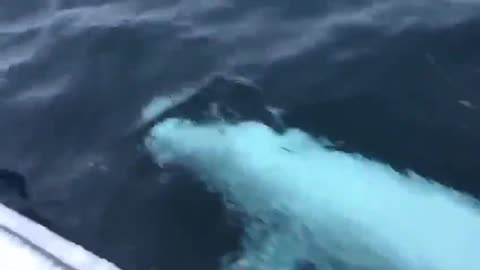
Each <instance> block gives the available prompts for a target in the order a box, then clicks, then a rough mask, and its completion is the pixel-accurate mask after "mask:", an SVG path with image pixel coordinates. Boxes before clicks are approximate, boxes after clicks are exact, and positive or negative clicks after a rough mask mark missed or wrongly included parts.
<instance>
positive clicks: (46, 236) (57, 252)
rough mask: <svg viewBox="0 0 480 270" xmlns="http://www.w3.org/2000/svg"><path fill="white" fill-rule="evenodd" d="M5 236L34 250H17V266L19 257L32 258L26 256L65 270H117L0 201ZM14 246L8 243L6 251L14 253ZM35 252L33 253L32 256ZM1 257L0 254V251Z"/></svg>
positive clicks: (0, 228) (1, 229)
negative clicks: (46, 261) (15, 239)
mask: <svg viewBox="0 0 480 270" xmlns="http://www.w3.org/2000/svg"><path fill="white" fill-rule="evenodd" d="M7 235H8V236H7ZM9 237H10V238H12V237H15V238H17V240H20V242H22V243H23V244H24V247H25V248H28V249H33V250H34V251H35V252H31V253H25V252H21V253H18V256H19V257H16V258H15V260H18V261H19V266H20V267H21V260H22V259H23V260H26V261H28V260H32V259H34V258H27V257H29V256H41V257H43V260H44V261H45V259H48V260H49V261H50V264H52V263H53V264H55V265H56V267H55V269H58V268H57V267H60V269H68V270H120V268H118V267H117V266H116V265H114V264H113V263H111V262H109V261H107V260H105V259H103V258H100V257H98V256H96V255H95V254H93V253H92V252H90V251H88V250H86V249H84V248H83V247H81V246H80V245H77V244H75V243H73V242H70V241H68V240H66V239H65V238H63V237H61V236H59V235H57V234H55V233H53V232H52V231H50V230H48V229H47V228H45V227H44V226H42V225H40V224H38V223H35V222H34V221H32V220H30V219H28V218H26V217H24V216H22V215H20V214H19V213H17V212H15V211H13V210H12V209H10V208H8V207H6V206H5V205H3V204H0V238H4V239H3V240H7V241H8V239H7V238H9ZM11 243H13V242H11ZM2 248H4V249H5V248H6V247H5V246H3V247H2ZM7 248H8V245H7ZM18 248H19V247H18V246H16V247H14V246H13V245H12V246H11V250H9V251H8V254H11V253H12V252H15V251H14V250H15V249H18ZM35 253H36V254H37V255H34V254H35ZM29 254H31V255H29ZM1 256H2V254H0V257H1ZM22 256H23V258H22ZM37 259H38V258H37ZM1 261H2V260H0V268H3V267H2V262H1ZM43 269H46V268H43ZM52 269H53V268H52ZM25 270H26V269H25Z"/></svg>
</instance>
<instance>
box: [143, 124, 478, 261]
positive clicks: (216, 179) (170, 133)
mask: <svg viewBox="0 0 480 270" xmlns="http://www.w3.org/2000/svg"><path fill="white" fill-rule="evenodd" d="M146 145H147V147H148V149H149V150H150V151H151V153H152V155H153V157H154V158H155V159H156V161H157V162H158V163H160V164H162V163H165V162H174V163H181V164H183V165H184V166H187V167H188V168H190V169H191V170H193V171H195V172H196V173H197V174H198V175H199V176H200V179H201V180H202V181H204V182H205V183H206V184H207V185H208V186H209V187H210V188H211V189H213V190H215V191H216V192H219V193H221V194H223V196H224V198H225V201H226V202H228V205H230V207H234V208H235V210H238V211H242V212H243V213H244V214H245V215H247V216H248V217H249V219H248V221H247V228H246V234H245V236H244V254H243V257H242V259H241V262H242V265H243V268H242V269H252V270H253V269H255V270H260V269H261V270H263V269H265V270H267V269H268V270H273V269H276V270H277V269H278V270H280V269H293V268H294V267H295V265H296V264H298V262H299V261H302V260H305V261H310V262H313V263H314V264H316V265H317V269H332V270H334V269H335V270H350V269H352V270H353V269H371V270H377V269H378V270H380V269H382V270H387V269H388V270H396V269H399V270H400V269H402V270H425V269H429V270H430V269H431V270H458V269H474V268H476V267H477V266H478V265H479V259H478V255H479V254H480V210H479V207H478V202H477V201H476V200H475V199H474V198H472V197H470V196H468V195H466V194H461V193H459V192H457V191H455V190H453V189H450V188H447V187H444V186H442V185H440V184H438V183H436V182H434V181H431V180H429V179H425V178H422V177H421V176H418V175H416V174H414V173H409V174H408V175H404V174H400V173H398V172H396V171H395V170H393V169H392V168H391V167H389V166H387V165H385V164H381V163H378V162H375V161H371V160H368V159H366V158H364V157H362V156H361V155H358V154H346V153H343V152H338V151H334V150H331V149H330V148H328V147H325V146H324V145H322V144H321V143H319V142H318V140H316V139H314V138H313V137H311V136H309V135H308V134H306V133H304V132H302V131H301V130H297V129H290V130H287V132H285V133H284V134H281V135H280V134H277V133H275V132H274V131H273V130H271V129H270V128H269V127H268V126H265V125H263V124H260V123H256V122H243V123H240V124H235V125H232V124H228V123H210V124H201V125H200V124H196V123H194V122H191V121H188V120H181V119H167V120H165V121H163V122H161V123H158V124H157V125H156V126H154V128H153V129H152V130H151V133H150V135H149V136H148V137H147V139H146ZM285 149H287V150H288V151H286V150H285ZM230 267H232V265H227V266H226V268H230Z"/></svg>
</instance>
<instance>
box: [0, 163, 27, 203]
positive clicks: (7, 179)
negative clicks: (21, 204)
mask: <svg viewBox="0 0 480 270" xmlns="http://www.w3.org/2000/svg"><path fill="white" fill-rule="evenodd" d="M0 183H1V184H3V185H5V186H6V187H7V188H12V189H15V190H16V192H17V193H18V195H19V196H20V197H22V198H23V199H29V195H28V192H27V181H26V178H25V176H23V175H22V174H20V173H18V172H16V171H12V170H8V169H0Z"/></svg>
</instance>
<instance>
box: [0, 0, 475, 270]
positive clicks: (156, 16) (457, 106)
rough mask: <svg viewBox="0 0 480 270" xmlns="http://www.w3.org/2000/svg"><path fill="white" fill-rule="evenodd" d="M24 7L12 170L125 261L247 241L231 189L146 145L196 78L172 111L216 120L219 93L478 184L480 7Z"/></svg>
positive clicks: (12, 35)
mask: <svg viewBox="0 0 480 270" xmlns="http://www.w3.org/2000/svg"><path fill="white" fill-rule="evenodd" d="M11 2H12V1H7V0H0V22H1V23H0V167H2V168H8V169H11V170H15V171H17V172H21V173H22V174H23V175H24V176H25V177H26V179H27V188H28V190H29V194H30V197H31V198H30V201H31V204H33V205H34V206H33V207H34V209H35V213H36V214H35V215H36V216H41V220H42V222H44V224H45V225H48V226H49V227H50V228H52V229H53V230H54V231H56V232H58V233H60V234H61V235H63V236H65V237H67V238H69V239H71V240H73V241H75V242H77V243H79V244H82V245H84V246H85V247H86V248H88V249H90V250H92V251H93V252H95V253H97V254H99V255H100V256H103V257H105V258H107V259H109V260H111V261H112V262H114V263H116V264H117V265H119V266H120V267H122V268H123V269H126V270H129V269H142V270H143V269H145V270H149V269H172V270H173V269H175V270H181V269H192V268H195V269H217V267H218V265H219V260H220V258H221V257H222V256H223V255H225V254H227V253H229V252H232V251H233V252H235V251H240V238H241V236H242V224H241V222H240V221H239V218H238V216H237V215H236V214H235V213H230V212H228V211H227V210H226V208H225V206H224V205H223V204H222V203H221V200H220V198H219V196H218V195H216V194H211V193H209V192H207V191H206V190H205V188H204V187H203V186H201V185H200V184H199V183H198V182H196V181H195V176H194V175H190V174H189V173H188V172H185V171H182V170H172V171H169V172H168V173H167V172H165V169H161V168H159V167H157V166H156V165H155V164H154V163H153V162H152V160H151V159H150V157H149V156H148V154H147V153H145V151H144V150H143V148H142V147H140V146H141V145H142V142H143V138H144V136H145V130H146V128H145V127H141V126H139V125H138V121H139V119H140V116H141V112H142V109H143V108H144V107H145V106H146V105H147V104H148V103H149V102H150V101H151V100H152V99H153V98H154V97H156V96H162V95H163V96H166V95H171V94H174V93H177V92H179V91H182V90H184V89H192V90H193V91H196V92H198V93H203V94H201V95H197V96H195V98H193V99H191V100H190V101H189V102H187V103H186V104H184V105H183V106H180V107H178V108H174V109H172V110H171V111H169V112H168V113H170V114H171V115H176V116H178V115H181V116H183V117H187V118H191V119H196V120H205V119H206V118H208V117H207V116H205V112H207V111H208V109H209V108H208V104H209V103H210V102H216V103H218V104H220V105H221V107H222V108H221V110H223V112H224V116H226V117H227V118H229V119H234V118H235V119H236V121H241V120H245V119H255V120H258V121H263V122H265V123H267V124H269V125H272V126H275V125H277V126H276V128H277V129H279V130H281V129H282V128H283V127H285V126H288V127H300V128H302V129H303V130H306V131H308V132H310V133H311V134H314V135H316V136H327V137H328V138H330V139H331V140H332V141H336V142H337V147H338V148H340V149H342V150H344V151H351V152H360V153H362V154H364V155H366V156H369V157H372V158H374V159H378V160H381V161H384V162H387V163H389V164H392V166H394V167H395V168H397V169H399V170H404V169H413V170H415V171H417V172H418V173H420V174H422V175H424V176H427V177H432V178H434V179H436V180H438V181H439V182H442V183H445V184H447V185H449V186H452V187H455V188H456V189H459V190H463V191H468V192H469V193H471V194H474V195H476V196H479V195H480V183H479V182H478V179H480V172H479V170H478V168H477V167H478V164H479V158H478V154H477V153H478V151H479V150H480V89H479V85H480V2H478V1H474V0H470V1H454V0H448V1H441V2H440V1H428V0H423V1H404V2H401V3H400V2H399V3H396V2H394V1H372V0H370V1H366V0H365V1H357V2H356V3H354V4H352V3H348V1H336V2H333V1H306V2H304V3H297V2H293V1H288V0H283V1H260V2H259V1H234V0H230V1H217V0H215V1H202V2H200V1H189V0H183V1H166V0H165V1H149V0H140V1H127V0H125V1H115V0H111V1H107V0H89V1H85V0H83V1H74V0H69V1H66V0H65V1H61V0H58V1H53V0H52V1H50V2H46V1H33V2H32V1H27V2H28V3H27V2H25V1H23V2H22V1H20V2H19V1H16V2H14V3H13V2H12V3H11ZM397 2H398V1H397ZM241 89H261V91H262V94H248V93H257V92H255V91H253V90H252V91H253V92H251V91H250V92H249V91H243V90H241ZM267 106H272V107H276V108H280V109H282V110H283V111H284V113H283V114H282V121H283V124H282V125H280V124H278V123H277V122H276V121H275V120H274V116H272V114H271V113H270V112H269V111H268V110H267ZM147 126H148V124H147ZM167 175H168V177H167ZM166 178H168V179H166ZM7 193H8V192H7ZM8 196H12V197H15V196H16V195H15V194H14V193H11V194H10V193H9V194H8V195H7V197H8ZM11 206H12V207H13V208H21V207H20V206H19V204H18V202H17V201H16V200H13V201H12V203H11Z"/></svg>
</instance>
